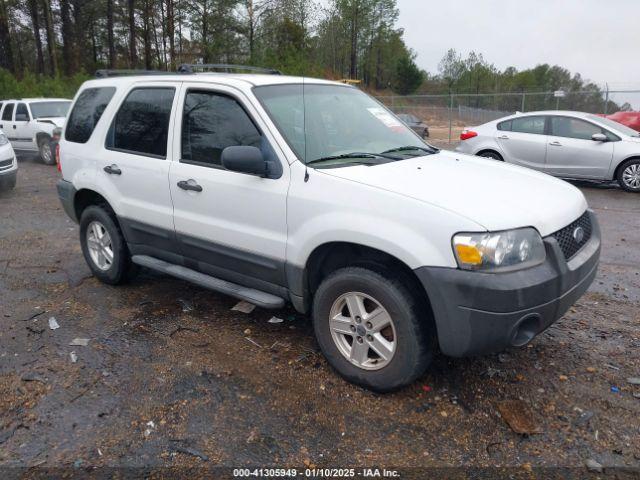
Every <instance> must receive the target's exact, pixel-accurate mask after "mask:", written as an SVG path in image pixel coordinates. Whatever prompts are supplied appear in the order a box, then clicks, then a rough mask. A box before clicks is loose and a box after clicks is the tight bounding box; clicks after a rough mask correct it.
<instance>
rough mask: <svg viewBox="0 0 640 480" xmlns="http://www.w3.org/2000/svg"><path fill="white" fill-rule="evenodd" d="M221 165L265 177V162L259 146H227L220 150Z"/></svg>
mask: <svg viewBox="0 0 640 480" xmlns="http://www.w3.org/2000/svg"><path fill="white" fill-rule="evenodd" d="M221 159H222V166H223V167H224V168H226V169H227V170H231V171H232V172H240V173H248V174H251V175H259V176H261V177H266V176H267V175H268V174H269V170H268V168H267V163H266V162H265V161H264V156H263V155H262V152H261V151H260V149H259V148H256V147H247V146H235V147H227V148H225V149H224V150H223V151H222V157H221Z"/></svg>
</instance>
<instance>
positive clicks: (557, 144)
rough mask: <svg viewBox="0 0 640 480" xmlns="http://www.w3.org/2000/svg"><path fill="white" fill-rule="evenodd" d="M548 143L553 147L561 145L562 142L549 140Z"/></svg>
mask: <svg viewBox="0 0 640 480" xmlns="http://www.w3.org/2000/svg"><path fill="white" fill-rule="evenodd" d="M549 145H553V146H554V147H561V146H562V144H561V143H560V142H551V143H550V144H549Z"/></svg>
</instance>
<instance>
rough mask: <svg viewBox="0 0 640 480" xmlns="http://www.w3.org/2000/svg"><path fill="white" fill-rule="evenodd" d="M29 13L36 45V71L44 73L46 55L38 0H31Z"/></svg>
mask: <svg viewBox="0 0 640 480" xmlns="http://www.w3.org/2000/svg"><path fill="white" fill-rule="evenodd" d="M29 14H30V16H31V28H32V30H33V38H34V41H35V45H36V73H38V74H43V73H44V57H43V54H42V38H41V37H40V11H39V9H38V0H29Z"/></svg>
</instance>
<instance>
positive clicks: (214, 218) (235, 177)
mask: <svg viewBox="0 0 640 480" xmlns="http://www.w3.org/2000/svg"><path fill="white" fill-rule="evenodd" d="M179 112H180V113H179V114H178V121H177V128H176V130H175V140H174V161H173V162H172V165H171V172H170V175H169V179H170V186H171V196H172V198H173V204H174V222H175V229H176V236H177V239H178V242H179V244H180V247H181V252H182V254H183V255H184V257H185V262H186V264H187V266H189V267H190V268H194V269H197V270H200V271H202V272H204V273H208V274H210V275H214V276H216V277H220V278H223V279H225V280H229V281H232V282H235V283H239V284H243V285H246V286H250V287H254V288H260V289H262V290H264V291H269V292H270V293H278V289H279V288H282V287H283V286H284V285H285V284H286V282H285V271H284V261H285V258H286V256H285V253H286V240H287V222H286V219H287V211H286V205H287V203H286V202H287V190H288V186H289V168H288V164H286V162H284V161H282V160H281V158H283V157H282V155H280V156H278V154H277V153H276V151H277V150H276V149H274V146H275V145H276V143H275V141H274V139H273V138H272V137H271V135H270V133H269V132H268V129H267V128H266V126H265V124H264V123H263V121H262V119H261V118H260V117H259V115H258V112H257V111H256V109H255V108H254V107H253V105H252V104H251V102H250V101H248V100H247V98H246V97H245V96H244V95H243V94H242V93H241V92H239V91H237V90H236V89H234V88H231V87H226V86H221V85H220V86H213V85H209V84H205V85H203V84H191V85H190V84H187V83H185V84H184V88H183V93H182V99H181V101H180V109H179ZM239 145H246V146H254V147H257V148H259V149H260V150H261V151H262V153H263V155H264V156H265V159H267V160H269V161H272V162H274V163H273V164H274V165H277V166H278V167H277V169H279V172H280V176H279V178H261V177H258V176H255V175H248V174H244V173H239V172H232V171H229V170H226V169H225V168H224V167H223V166H222V162H221V154H222V151H223V150H224V149H225V148H226V147H230V146H239ZM276 148H277V147H276ZM185 182H187V183H188V184H189V185H191V186H192V187H195V188H196V190H199V191H196V190H193V189H185ZM187 188H189V187H187Z"/></svg>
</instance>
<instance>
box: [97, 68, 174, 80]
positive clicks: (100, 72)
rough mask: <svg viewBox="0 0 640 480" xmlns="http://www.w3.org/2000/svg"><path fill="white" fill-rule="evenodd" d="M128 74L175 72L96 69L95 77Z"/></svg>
mask: <svg viewBox="0 0 640 480" xmlns="http://www.w3.org/2000/svg"><path fill="white" fill-rule="evenodd" d="M128 75H175V73H173V72H165V71H163V70H112V69H101V70H96V78H108V77H126V76H128Z"/></svg>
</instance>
